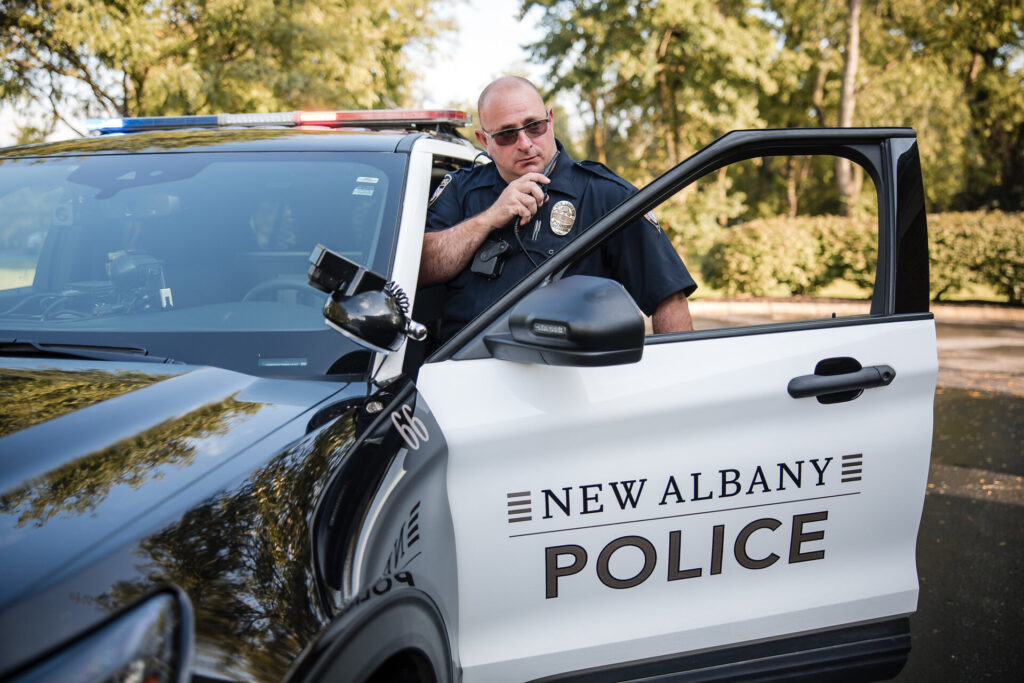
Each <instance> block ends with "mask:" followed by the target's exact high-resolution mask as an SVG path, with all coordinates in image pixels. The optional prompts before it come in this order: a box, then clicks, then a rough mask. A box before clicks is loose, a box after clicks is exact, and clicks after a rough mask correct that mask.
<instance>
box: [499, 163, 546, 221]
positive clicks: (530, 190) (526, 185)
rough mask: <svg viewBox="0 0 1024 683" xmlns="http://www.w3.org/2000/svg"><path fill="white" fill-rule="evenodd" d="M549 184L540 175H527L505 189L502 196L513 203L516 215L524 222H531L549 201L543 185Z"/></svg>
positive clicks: (512, 206) (512, 207)
mask: <svg viewBox="0 0 1024 683" xmlns="http://www.w3.org/2000/svg"><path fill="white" fill-rule="evenodd" d="M549 182H550V181H549V180H548V179H547V178H546V177H545V176H543V175H541V174H540V173H527V174H526V175H524V176H522V177H521V178H517V179H516V180H514V181H513V182H512V183H511V184H510V185H509V186H508V187H507V188H505V191H504V192H503V193H502V194H503V195H506V194H507V195H508V199H509V200H510V202H511V207H510V208H511V209H512V211H513V214H514V215H516V216H519V217H520V218H521V219H523V220H530V219H531V218H533V216H534V214H536V213H537V210H538V209H539V208H540V207H541V206H542V205H543V204H544V202H545V201H547V197H546V196H545V195H544V190H543V189H542V188H541V185H542V184H547V183H549Z"/></svg>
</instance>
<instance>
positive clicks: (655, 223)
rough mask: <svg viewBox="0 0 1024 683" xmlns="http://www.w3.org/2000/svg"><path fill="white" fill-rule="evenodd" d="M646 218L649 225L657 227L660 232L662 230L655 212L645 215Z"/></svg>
mask: <svg viewBox="0 0 1024 683" xmlns="http://www.w3.org/2000/svg"><path fill="white" fill-rule="evenodd" d="M644 218H645V219H647V222H648V223H650V224H651V225H653V226H654V227H656V228H657V229H658V230H661V223H659V222H658V219H657V218H656V217H655V216H654V212H653V211H648V212H647V213H645V214H644Z"/></svg>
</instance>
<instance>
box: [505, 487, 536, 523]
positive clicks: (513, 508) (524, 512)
mask: <svg viewBox="0 0 1024 683" xmlns="http://www.w3.org/2000/svg"><path fill="white" fill-rule="evenodd" d="M532 503H533V501H532V499H531V498H530V492H529V491H519V492H517V493H510V494H508V521H509V523H510V524H511V523H512V522H529V521H530V520H531V519H533V514H532V513H533V508H532V507H530V505H531V504H532Z"/></svg>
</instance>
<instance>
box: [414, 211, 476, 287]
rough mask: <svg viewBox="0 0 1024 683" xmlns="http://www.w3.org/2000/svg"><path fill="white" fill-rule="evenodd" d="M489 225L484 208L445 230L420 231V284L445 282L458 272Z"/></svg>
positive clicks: (467, 262) (474, 250)
mask: <svg viewBox="0 0 1024 683" xmlns="http://www.w3.org/2000/svg"><path fill="white" fill-rule="evenodd" d="M493 228H494V226H492V225H491V224H490V222H489V221H488V217H487V214H486V212H485V213H482V214H478V215H476V216H474V217H472V218H468V219H466V220H464V221H462V222H461V223H459V224H457V225H454V226H452V227H450V228H448V229H447V230H439V231H437V232H428V233H426V234H424V235H423V253H422V254H421V256H420V286H428V285H435V284H438V283H440V282H447V281H448V280H451V279H452V278H453V277H455V276H456V275H458V274H459V273H461V272H462V271H463V269H465V268H466V266H468V265H469V262H470V261H471V260H472V259H473V255H474V254H475V253H476V251H477V249H479V248H480V245H481V244H483V243H484V240H486V239H487V236H488V235H489V234H490V233H491V230H492V229H493Z"/></svg>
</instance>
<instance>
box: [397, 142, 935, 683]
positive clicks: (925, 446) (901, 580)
mask: <svg viewBox="0 0 1024 683" xmlns="http://www.w3.org/2000/svg"><path fill="white" fill-rule="evenodd" d="M776 155H833V156H839V157H845V158H848V159H850V160H852V161H853V162H855V163H857V164H860V165H861V166H862V167H863V168H864V170H865V172H866V173H867V175H868V176H869V177H870V178H871V179H872V180H873V181H874V184H875V188H876V192H877V197H878V240H877V264H878V265H877V270H876V273H875V281H874V291H873V296H872V299H871V302H870V304H869V305H868V304H866V305H865V311H864V312H863V313H860V314H856V315H850V316H846V315H836V316H832V317H821V318H818V319H811V320H800V321H781V322H770V323H767V324H763V325H750V326H746V327H733V328H725V329H705V330H699V331H695V332H686V333H677V334H669V335H658V336H648V337H644V336H643V334H642V332H641V333H640V334H639V335H638V334H636V332H635V329H636V328H635V322H634V321H633V320H631V317H630V316H631V315H632V314H631V313H630V312H629V310H628V306H625V305H624V304H623V300H622V298H621V296H620V294H619V293H617V292H616V291H615V287H616V286H617V285H615V284H614V283H609V282H608V281H600V280H598V281H597V282H595V281H593V279H591V278H582V277H581V276H568V277H564V278H563V275H564V273H565V272H566V270H567V269H568V268H570V267H571V265H572V263H573V262H574V261H576V260H578V259H579V258H580V257H581V255H582V254H583V253H585V252H586V251H587V250H589V249H592V248H593V247H594V246H595V245H597V244H598V243H600V241H601V240H604V239H607V238H608V236H609V235H611V234H612V233H613V232H614V231H615V230H616V229H619V228H620V227H621V226H624V225H627V224H628V223H629V222H630V221H631V220H633V219H635V218H636V217H638V216H641V215H642V214H644V213H646V212H648V211H651V210H653V209H656V208H657V206H658V205H659V204H660V203H661V202H663V201H664V200H665V199H667V198H668V197H670V196H672V195H673V194H674V193H676V192H678V191H680V190H681V189H682V188H684V187H686V186H687V185H689V184H690V183H693V182H695V181H697V180H698V179H700V178H701V177H703V176H706V175H707V174H709V173H712V172H713V171H716V170H718V169H720V168H723V167H725V166H727V165H729V164H732V163H736V162H740V161H743V160H747V159H754V158H760V157H769V156H776ZM621 295H625V292H624V291H622V292H621ZM627 299H628V296H627ZM595 300H599V301H601V302H607V306H606V305H605V304H603V303H602V304H601V305H592V304H593V302H594V301H595ZM697 315H698V317H699V314H697ZM636 317H637V319H639V312H638V311H637V312H636ZM538 321H539V322H538ZM612 327H614V328H615V329H614V330H613V329H611V328H612ZM574 330H586V331H585V332H580V333H579V334H578V335H577V334H576V333H574V332H573V331H574ZM936 372H937V361H936V344H935V329H934V322H933V319H932V315H931V313H929V311H928V269H927V238H926V225H925V214H924V193H923V189H922V181H921V172H920V165H919V161H918V152H917V146H916V140H915V136H914V133H913V131H911V130H907V129H832V130H779V131H741V132H735V133H730V134H728V135H726V136H724V137H722V138H720V139H719V140H717V141H716V142H714V143H713V144H711V145H709V146H708V147H706V148H705V149H703V150H701V151H700V152H698V153H697V154H696V155H694V156H693V157H691V158H690V159H688V160H687V161H685V162H683V163H682V164H680V165H679V166H677V167H676V168H674V169H672V170H671V171H669V172H668V173H666V174H665V175H664V176H662V177H660V178H659V179H657V180H656V181H655V182H653V183H651V184H650V185H649V186H647V187H646V188H645V189H643V190H641V191H640V192H639V193H638V194H636V195H634V196H633V197H632V198H630V199H629V200H627V201H626V202H624V203H623V204H621V205H619V206H618V207H617V208H616V209H615V210H613V211H612V212H611V213H609V214H608V215H607V216H605V217H604V218H603V219H602V220H600V221H599V222H598V223H597V224H595V225H594V226H593V227H592V228H591V229H590V230H588V231H587V232H585V233H584V234H582V235H581V236H580V237H578V238H577V239H576V240H575V241H574V242H573V243H572V244H571V245H569V246H568V247H566V248H565V249H564V250H563V251H561V252H559V253H557V254H556V255H555V256H554V257H552V258H551V259H549V260H548V261H547V262H545V263H543V264H541V266H540V268H538V270H537V271H535V272H534V273H533V274H531V275H530V276H529V277H528V278H526V279H525V280H523V281H522V282H521V283H520V284H519V285H517V286H516V287H515V288H513V289H512V290H511V291H510V292H509V293H508V294H507V295H506V296H505V297H504V298H502V299H501V300H500V301H498V302H497V303H496V304H495V306H494V307H492V308H491V309H489V310H488V311H486V312H485V313H484V314H482V315H481V316H480V317H479V318H477V319H476V320H475V321H473V322H472V323H470V324H469V325H468V326H467V327H466V328H465V329H464V330H463V331H462V332H460V333H459V334H458V335H457V336H456V337H454V338H453V339H452V340H451V341H450V342H449V343H448V344H446V345H445V346H444V347H442V348H441V349H440V350H439V351H438V352H437V353H435V354H434V356H433V357H432V358H431V359H429V362H428V363H427V364H425V365H424V366H423V367H422V368H421V369H420V372H419V376H418V379H417V389H418V392H419V400H421V401H423V402H424V403H425V405H426V407H427V408H428V409H429V411H430V412H431V413H432V415H433V416H434V418H436V421H437V424H438V425H439V427H440V429H441V431H442V433H443V435H444V439H445V441H446V443H447V448H448V454H447V495H448V499H449V503H450V509H451V517H452V521H453V525H454V536H455V550H456V567H457V574H458V607H457V612H458V628H457V639H458V651H459V658H460V661H461V666H462V669H463V676H464V678H463V680H465V681H467V682H471V681H499V680H509V681H512V680H516V681H522V680H531V679H540V678H542V679H544V680H575V679H577V678H584V677H586V678H587V680H621V679H632V678H643V677H646V676H658V675H665V674H673V673H682V672H695V671H699V672H700V675H701V676H702V678H701V680H718V679H719V678H723V679H724V678H729V679H730V680H733V678H732V677H736V676H739V677H740V678H756V677H757V676H758V675H769V676H775V675H782V674H784V673H785V674H793V673H799V674H800V675H804V676H807V677H809V678H812V679H816V678H818V677H820V676H821V675H823V674H826V673H828V672H835V671H838V670H843V671H844V675H845V676H847V677H850V678H857V677H861V678H866V679H870V678H880V677H885V676H891V675H894V674H895V672H897V671H898V670H899V668H900V667H901V666H902V664H903V662H904V661H905V658H906V654H907V652H908V650H909V645H910V639H909V631H908V620H907V617H908V615H909V614H911V613H912V612H914V611H915V609H916V606H917V596H918V579H917V571H916V565H915V543H916V538H917V532H918V524H919V521H920V518H921V511H922V507H923V502H924V495H925V486H926V481H927V475H928V462H929V454H930V447H931V436H932V400H933V394H934V391H935V380H936Z"/></svg>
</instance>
